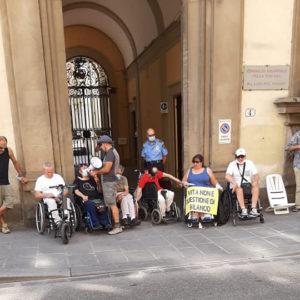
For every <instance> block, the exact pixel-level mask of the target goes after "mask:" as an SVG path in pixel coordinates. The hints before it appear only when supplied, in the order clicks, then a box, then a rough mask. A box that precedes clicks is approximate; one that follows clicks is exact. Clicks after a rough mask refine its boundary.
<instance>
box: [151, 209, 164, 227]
mask: <svg viewBox="0 0 300 300" xmlns="http://www.w3.org/2000/svg"><path fill="white" fill-rule="evenodd" d="M151 219H152V223H153V224H155V225H158V224H160V222H161V220H162V216H161V213H160V210H159V209H157V208H155V209H153V211H152V213H151Z"/></svg>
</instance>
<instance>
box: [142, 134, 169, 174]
mask: <svg viewBox="0 0 300 300" xmlns="http://www.w3.org/2000/svg"><path fill="white" fill-rule="evenodd" d="M167 155H168V150H167V148H166V147H165V144H164V142H163V141H161V140H159V139H157V138H156V137H155V131H154V129H153V128H149V129H147V141H146V142H145V143H144V144H143V149H142V153H141V156H142V157H143V158H144V160H145V166H146V169H149V168H151V167H156V168H157V169H158V170H160V171H162V172H163V171H164V165H165V163H166V160H167Z"/></svg>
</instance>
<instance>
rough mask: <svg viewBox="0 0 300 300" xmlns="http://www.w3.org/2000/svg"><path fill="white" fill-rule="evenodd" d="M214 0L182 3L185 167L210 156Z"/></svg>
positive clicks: (196, 0) (194, 0) (186, 0)
mask: <svg viewBox="0 0 300 300" xmlns="http://www.w3.org/2000/svg"><path fill="white" fill-rule="evenodd" d="M210 7H211V1H204V0H184V1H183V6H182V18H181V24H182V88H183V91H182V96H183V124H182V125H183V143H184V145H183V147H184V162H183V165H184V169H187V168H188V166H190V164H191V159H192V157H193V155H195V154H197V153H202V154H204V155H205V157H206V160H207V159H209V151H208V146H209V140H207V139H209V123H208V121H209V111H208V112H207V109H208V106H207V104H208V100H209V94H208V93H209V87H207V84H206V81H205V78H207V76H208V78H209V72H210V67H209V56H210V42H209V39H210V36H209V35H207V34H206V30H209V26H207V25H209V24H207V22H209V20H210V15H208V17H207V18H206V16H207V13H208V12H209V10H210Z"/></svg>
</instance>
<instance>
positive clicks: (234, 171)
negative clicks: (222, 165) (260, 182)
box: [226, 159, 258, 188]
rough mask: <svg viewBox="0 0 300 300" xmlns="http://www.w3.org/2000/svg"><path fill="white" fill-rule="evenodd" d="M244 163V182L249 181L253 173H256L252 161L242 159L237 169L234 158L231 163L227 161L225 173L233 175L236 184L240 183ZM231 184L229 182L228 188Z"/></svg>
mask: <svg viewBox="0 0 300 300" xmlns="http://www.w3.org/2000/svg"><path fill="white" fill-rule="evenodd" d="M244 163H246V167H245V173H244V178H245V179H246V180H247V181H245V179H244V180H243V183H244V182H251V178H252V176H253V175H255V174H258V172H257V169H256V167H255V165H254V163H253V162H252V160H248V159H246V160H244V162H243V164H241V165H239V169H238V166H237V161H236V160H234V161H232V162H231V163H229V165H228V168H227V171H226V174H229V175H231V176H232V177H233V179H234V181H235V182H236V183H237V185H238V186H240V185H241V180H242V174H243V169H244ZM232 186H233V185H232V184H231V183H230V188H232Z"/></svg>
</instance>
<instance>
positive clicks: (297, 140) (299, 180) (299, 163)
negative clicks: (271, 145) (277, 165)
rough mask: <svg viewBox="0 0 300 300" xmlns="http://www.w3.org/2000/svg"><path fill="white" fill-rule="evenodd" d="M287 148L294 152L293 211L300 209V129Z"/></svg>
mask: <svg viewBox="0 0 300 300" xmlns="http://www.w3.org/2000/svg"><path fill="white" fill-rule="evenodd" d="M285 150H288V151H293V152H294V161H293V167H294V173H295V181H296V193H295V204H296V206H295V207H294V208H293V211H296V212H298V211H300V130H299V131H297V132H296V133H295V134H294V135H293V136H292V138H291V140H290V141H289V142H288V144H287V145H286V146H285Z"/></svg>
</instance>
